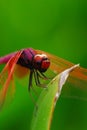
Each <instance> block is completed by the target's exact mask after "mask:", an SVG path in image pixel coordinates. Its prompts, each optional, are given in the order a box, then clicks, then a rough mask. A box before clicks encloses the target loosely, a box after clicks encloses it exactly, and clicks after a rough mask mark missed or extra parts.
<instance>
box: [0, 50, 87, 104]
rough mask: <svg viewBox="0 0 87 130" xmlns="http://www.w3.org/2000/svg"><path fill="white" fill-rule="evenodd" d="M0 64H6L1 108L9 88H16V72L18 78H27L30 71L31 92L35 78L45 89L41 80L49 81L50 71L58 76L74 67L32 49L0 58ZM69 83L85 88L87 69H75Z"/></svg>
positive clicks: (0, 85)
mask: <svg viewBox="0 0 87 130" xmlns="http://www.w3.org/2000/svg"><path fill="white" fill-rule="evenodd" d="M0 64H6V65H5V67H4V69H3V70H2V72H1V74H0V106H2V104H3V102H4V101H5V99H6V95H7V92H8V88H9V86H11V87H14V73H15V72H16V75H17V77H19V78H22V77H24V76H26V75H27V74H28V73H29V71H28V70H30V74H29V85H28V88H29V90H30V88H31V86H32V78H33V77H34V79H35V83H36V85H37V86H40V87H45V86H44V85H43V84H41V83H40V78H42V79H48V78H47V77H46V76H45V75H44V73H45V72H46V71H47V70H48V69H50V70H52V71H53V73H55V74H57V73H60V72H62V71H63V70H65V69H67V68H69V67H71V66H73V65H74V64H73V63H71V62H69V61H66V60H64V59H62V58H59V57H57V56H54V55H52V54H49V53H47V52H44V51H41V50H34V49H32V48H27V49H22V50H19V51H17V52H13V53H11V54H8V55H6V56H3V57H0ZM16 68H18V69H16ZM68 81H69V82H71V83H73V84H76V85H77V84H78V85H79V86H82V85H84V86H85V83H86V85H87V69H84V68H81V67H79V68H77V69H75V71H73V72H72V73H71V76H70V78H69V80H68ZM81 81H82V82H81ZM81 83H82V84H81Z"/></svg>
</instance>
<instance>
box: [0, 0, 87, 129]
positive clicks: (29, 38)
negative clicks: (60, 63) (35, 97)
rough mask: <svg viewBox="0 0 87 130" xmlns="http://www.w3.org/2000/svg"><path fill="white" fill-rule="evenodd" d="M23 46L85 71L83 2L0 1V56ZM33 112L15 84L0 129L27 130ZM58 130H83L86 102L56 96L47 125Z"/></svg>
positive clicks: (86, 8) (0, 116) (86, 123)
mask: <svg viewBox="0 0 87 130" xmlns="http://www.w3.org/2000/svg"><path fill="white" fill-rule="evenodd" d="M27 47H32V48H35V49H40V50H44V51H47V52H49V53H52V54H55V55H57V56H59V57H62V58H64V59H67V60H69V61H71V62H74V63H80V65H81V66H83V67H86V68H87V1H86V0H62V1H61V0H53V1H52V0H43V1H40V0H37V1H36V0H33V1H29V0H25V1H23V0H15V1H12V0H8V1H7V0H0V56H2V55H5V54H7V53H10V52H14V51H16V50H20V49H22V48H27ZM1 69H2V66H1V68H0V70H1ZM33 110H34V104H33V103H32V101H31V99H30V97H29V94H28V91H27V87H26V88H25V87H20V85H17V88H16V94H15V98H14V100H13V101H12V103H11V104H10V105H9V106H7V107H6V108H5V109H3V110H2V112H0V130H29V126H30V123H31V120H32V114H33ZM58 129H60V130H65V129H67V130H73V129H74V130H78V129H79V130H87V101H84V100H76V99H73V98H62V97H60V99H59V101H58V102H57V105H56V109H55V111H54V115H53V120H52V126H51V130H58Z"/></svg>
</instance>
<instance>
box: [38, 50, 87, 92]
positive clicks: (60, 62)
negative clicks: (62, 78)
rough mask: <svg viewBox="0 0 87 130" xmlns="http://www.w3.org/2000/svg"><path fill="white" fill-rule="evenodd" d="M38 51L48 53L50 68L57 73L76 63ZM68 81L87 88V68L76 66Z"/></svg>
mask: <svg viewBox="0 0 87 130" xmlns="http://www.w3.org/2000/svg"><path fill="white" fill-rule="evenodd" d="M36 52H37V53H40V54H46V55H47V56H48V58H49V59H50V61H51V65H50V69H51V70H52V71H53V72H54V73H55V74H57V73H61V72H62V71H63V70H65V69H67V68H69V67H71V66H73V65H75V64H74V63H71V62H69V61H67V60H64V59H62V58H60V57H57V56H55V55H52V54H49V53H47V52H44V51H40V50H36ZM68 82H70V83H71V84H73V85H74V86H76V87H79V88H81V89H86V90H87V69H84V68H82V67H78V68H76V69H75V70H74V71H73V72H71V74H70V77H69V79H68Z"/></svg>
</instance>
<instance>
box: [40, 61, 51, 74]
mask: <svg viewBox="0 0 87 130" xmlns="http://www.w3.org/2000/svg"><path fill="white" fill-rule="evenodd" d="M49 66H50V61H49V60H48V59H46V60H43V61H42V64H41V71H42V72H45V71H46V70H47V69H48V68H49Z"/></svg>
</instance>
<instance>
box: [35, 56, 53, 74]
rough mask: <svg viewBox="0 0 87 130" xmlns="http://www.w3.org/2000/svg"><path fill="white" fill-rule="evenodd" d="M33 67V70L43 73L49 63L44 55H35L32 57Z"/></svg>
mask: <svg viewBox="0 0 87 130" xmlns="http://www.w3.org/2000/svg"><path fill="white" fill-rule="evenodd" d="M33 66H34V68H35V69H37V70H39V71H40V72H45V71H46V70H47V69H48V68H49V66H50V61H49V59H48V57H47V56H46V55H44V54H41V55H39V54H37V55H35V56H34V59H33Z"/></svg>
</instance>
